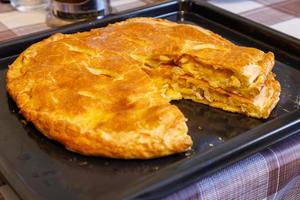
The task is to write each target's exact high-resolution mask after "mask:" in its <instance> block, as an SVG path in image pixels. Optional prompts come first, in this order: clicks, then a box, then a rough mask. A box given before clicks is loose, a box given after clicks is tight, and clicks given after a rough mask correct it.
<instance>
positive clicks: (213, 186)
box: [0, 0, 300, 200]
mask: <svg viewBox="0 0 300 200" xmlns="http://www.w3.org/2000/svg"><path fill="white" fill-rule="evenodd" d="M159 1H161V0H112V7H113V10H114V12H118V11H123V10H126V9H130V8H135V7H139V6H144V5H148V4H151V3H154V2H159ZM209 2H210V3H212V4H213V5H216V6H218V7H221V8H223V9H225V10H228V11H230V12H233V13H236V14H238V15H241V16H244V17H246V18H249V19H251V20H254V21H256V22H259V23H261V24H264V25H266V26H269V27H271V28H273V29H275V30H278V31H281V32H284V33H286V34H289V35H291V36H292V37H295V38H300V0H240V1H237V0H211V1H209ZM46 15H47V12H46V11H36V12H30V13H20V12H17V11H16V10H14V9H13V8H12V7H11V6H10V5H7V4H2V3H0V41H4V40H8V39H13V38H15V37H18V36H23V35H27V34H29V33H33V32H37V31H41V30H46V29H49V28H50V27H48V26H47V24H46V22H45V18H46V17H45V16H46ZM18 199H19V198H18V197H17V196H16V194H15V193H14V192H13V190H12V189H11V188H10V187H9V186H8V185H7V184H5V182H4V181H3V180H2V179H1V177H0V200H18ZM166 199H167V200H173V199H174V200H176V199H180V200H181V199H207V200H229V199H230V200H239V199H241V200H244V199H245V200H255V199H274V200H282V199H285V200H300V133H299V134H297V135H294V136H292V137H290V138H288V139H286V140H284V141H282V142H280V143H277V144H275V145H272V146H270V147H268V148H267V149H264V150H263V151H260V152H258V153H256V154H254V155H252V156H250V157H248V158H246V159H243V160H241V161H238V162H236V163H235V164H233V165H230V166H229V167H226V168H224V169H222V170H219V171H217V172H216V173H214V174H213V175H211V176H209V177H206V178H203V179H201V180H198V181H197V182H195V183H194V184H192V185H190V186H188V187H186V188H184V189H182V190H180V191H178V192H176V193H174V194H172V195H170V196H169V197H167V198H166Z"/></svg>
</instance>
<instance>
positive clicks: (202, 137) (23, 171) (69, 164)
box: [0, 2, 300, 200]
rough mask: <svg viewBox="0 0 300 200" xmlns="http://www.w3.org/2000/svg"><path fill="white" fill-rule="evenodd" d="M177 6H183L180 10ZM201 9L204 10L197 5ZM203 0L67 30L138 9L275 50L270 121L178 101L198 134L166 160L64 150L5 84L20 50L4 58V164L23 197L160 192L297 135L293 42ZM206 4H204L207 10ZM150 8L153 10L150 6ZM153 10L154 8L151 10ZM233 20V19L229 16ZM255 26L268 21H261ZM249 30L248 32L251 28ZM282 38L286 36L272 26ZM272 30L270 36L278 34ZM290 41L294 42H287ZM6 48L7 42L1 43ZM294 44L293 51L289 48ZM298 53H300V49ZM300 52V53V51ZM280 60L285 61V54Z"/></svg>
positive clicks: (299, 92) (298, 94)
mask: <svg viewBox="0 0 300 200" xmlns="http://www.w3.org/2000/svg"><path fill="white" fill-rule="evenodd" d="M179 8H181V9H185V12H178V11H179V10H178V9H179ZM197 8H201V10H199V9H197ZM209 8H210V6H209V5H207V4H205V3H201V4H199V5H198V4H188V5H185V6H184V7H182V6H180V5H179V4H178V3H177V2H171V3H166V4H161V5H158V6H156V7H151V8H145V9H144V12H142V11H141V10H139V11H138V12H136V11H135V12H130V13H123V14H122V15H120V16H113V17H112V18H108V19H105V20H104V21H103V20H102V21H97V22H92V23H87V24H82V25H74V26H70V27H68V28H66V29H65V28H63V29H60V31H61V32H77V31H78V30H87V29H89V28H92V27H98V26H103V25H106V24H107V23H109V22H110V21H118V20H122V19H124V18H126V17H133V16H149V15H150V16H163V17H165V18H168V19H170V20H173V21H178V22H182V23H193V24H196V25H200V26H203V27H206V28H209V29H210V30H212V31H215V32H217V33H219V34H220V35H222V36H224V37H226V38H228V39H230V40H231V41H233V42H235V43H238V44H241V45H248V46H254V47H258V48H261V49H264V50H272V51H275V52H276V58H277V61H276V66H275V68H274V71H275V73H276V74H277V79H278V80H279V81H280V83H281V85H282V94H281V100H280V102H279V104H278V106H277V107H276V108H275V109H274V111H273V112H272V115H271V117H270V118H269V119H268V120H259V119H254V118H249V117H245V116H243V115H240V114H234V113H229V112H225V111H221V110H219V109H214V108H210V107H208V106H205V105H202V104H198V103H194V102H191V101H188V100H182V101H174V102H173V103H174V104H175V105H177V106H178V107H179V108H180V110H181V111H182V112H183V113H184V114H185V116H186V117H187V118H188V119H189V121H188V127H189V134H190V135H191V136H192V138H193V141H194V146H193V150H192V151H191V152H188V153H183V154H179V155H174V156H169V157H165V158H160V159H154V160H147V161H140V160H131V161H126V160H116V159H107V158H99V157H98V158H97V157H85V156H80V155H77V154H74V153H71V152H69V151H67V150H65V149H64V148H63V147H62V146H61V145H60V144H58V143H56V142H53V141H50V140H48V139H46V138H45V137H43V136H42V135H41V134H40V133H39V132H38V131H37V130H36V129H35V128H34V127H33V125H32V124H30V123H25V121H24V119H23V117H22V116H21V115H20V114H18V109H17V107H16V105H15V103H14V102H13V101H12V99H11V98H10V97H9V96H8V94H7V93H6V91H5V80H4V77H5V72H6V70H7V66H8V65H9V64H10V63H12V62H13V60H14V59H15V56H11V57H7V58H4V59H2V60H0V81H1V82H0V106H1V110H0V171H1V172H2V173H3V174H4V176H5V177H6V179H7V181H8V182H9V184H10V185H11V186H12V187H13V188H14V189H15V190H16V192H17V193H18V194H19V195H20V197H21V198H23V199H30V200H32V199H74V200H76V199H131V198H139V199H141V198H143V199H157V198H162V197H164V196H166V195H168V194H170V193H171V192H174V191H176V190H178V189H180V188H182V187H183V186H186V185H187V184H190V183H192V182H194V181H196V180H197V179H199V178H201V177H203V176H205V175H208V174H210V173H213V172H214V171H215V170H217V169H220V168H221V167H224V166H227V165H228V164H230V163H232V162H234V161H236V160H238V159H241V158H243V157H245V156H247V155H249V154H251V153H253V152H256V151H258V150H259V149H262V148H264V147H266V146H268V145H270V144H272V143H275V142H277V141H279V140H282V139H284V138H286V137H288V136H290V135H292V134H296V133H297V131H299V128H300V125H299V124H300V119H299V118H300V110H299V106H300V105H299V104H300V103H299V101H300V78H299V77H300V70H299V64H300V63H299V60H298V59H299V58H298V57H297V56H295V55H297V54H295V52H296V51H295V49H293V48H292V47H291V48H287V49H286V50H285V49H280V48H279V47H278V46H272V43H265V42H266V41H265V40H263V41H261V40H259V37H258V38H256V37H255V34H254V35H253V34H252V33H249V34H247V32H243V31H237V29H232V28H231V27H230V26H227V25H225V26H224V24H223V25H222V24H219V23H217V22H218V20H217V19H215V18H214V17H213V16H214V15H216V16H218V15H217V14H220V13H223V14H222V15H223V16H224V17H228V16H230V14H229V15H228V13H226V12H224V11H222V10H219V9H216V10H215V8H214V7H212V9H209ZM205 9H206V10H205ZM150 11H151V12H150ZM151 13H153V14H152V15H151ZM228 20H230V18H229V19H228ZM231 20H232V22H234V21H236V22H240V23H243V24H244V25H243V26H248V27H249V29H250V28H251V27H252V25H251V23H247V20H246V21H245V20H243V19H240V18H236V17H235V16H233V18H232V19H231ZM255 27H256V29H257V31H258V32H259V31H262V30H263V29H264V27H260V26H258V25H255ZM50 33H52V32H44V33H43V35H42V36H41V35H40V36H39V35H33V36H31V37H29V38H23V39H21V40H19V42H16V41H15V42H14V43H10V45H9V46H7V43H6V44H2V46H1V44H0V52H3V51H2V50H3V48H4V47H6V48H7V47H9V48H10V49H11V50H15V51H11V52H10V53H9V52H8V53H7V55H13V54H17V53H19V52H20V50H22V49H24V48H26V46H28V45H29V44H30V43H32V42H35V41H37V40H39V39H41V38H43V37H45V36H47V35H48V34H50ZM245 34H246V35H245ZM271 34H272V35H270V37H271V36H272V37H277V39H278V40H281V41H290V42H291V41H292V40H293V39H292V40H289V39H290V38H288V36H284V35H280V34H277V33H273V32H271ZM272 37H271V38H272ZM287 45H288V44H287ZM1 48H2V49H1ZM289 50H291V53H289ZM296 53H297V52H296ZM298 55H299V52H298ZM279 60H280V61H279Z"/></svg>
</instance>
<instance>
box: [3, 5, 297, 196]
mask: <svg viewBox="0 0 300 200" xmlns="http://www.w3.org/2000/svg"><path fill="white" fill-rule="evenodd" d="M179 4H180V3H178V2H174V1H171V2H170V1H169V2H164V3H161V4H158V5H154V6H149V7H146V8H144V9H143V10H138V11H135V10H134V11H130V12H124V13H122V14H121V15H120V16H119V15H116V16H111V17H108V18H104V19H101V20H97V22H100V23H94V25H97V24H100V25H101V24H105V23H106V22H109V21H110V20H119V19H124V18H127V17H132V16H136V15H139V14H143V11H145V12H147V11H149V10H150V11H151V10H153V9H160V8H165V7H168V6H171V7H172V6H173V8H175V7H178V8H182V7H181V5H179ZM174 6H175V7H174ZM178 11H180V10H177V11H174V12H178ZM136 12H138V13H136ZM180 14H183V13H180ZM82 25H84V26H92V25H93V22H87V23H84V24H76V25H71V26H69V27H64V28H62V29H61V30H63V31H71V30H72V29H73V28H74V27H75V28H76V27H77V28H81V27H82ZM46 32H47V33H48V34H49V32H48V31H46ZM284 35H285V34H284ZM31 37H32V36H28V37H25V38H26V39H28V38H31ZM22 39H23V38H21V40H22ZM1 45H2V44H0V50H1V47H2V46H1ZM10 56H13V55H10ZM5 59H6V58H3V59H0V61H2V60H5ZM298 116H300V110H299V109H298V110H295V111H294V112H291V113H287V114H285V115H282V116H280V117H279V118H277V119H274V120H275V122H276V121H279V122H280V121H281V122H285V123H286V124H285V126H279V127H278V126H275V127H274V126H273V125H270V124H271V122H272V123H274V120H271V121H269V122H266V123H267V124H269V126H268V127H269V129H270V130H269V132H268V134H265V132H266V131H265V129H266V125H265V124H262V125H260V126H257V127H255V128H254V129H251V130H249V131H247V132H249V134H247V135H253V134H257V133H259V132H260V131H262V132H263V136H262V137H260V138H256V140H255V141H256V142H257V140H258V139H266V138H269V135H272V136H274V140H272V142H266V143H265V141H264V140H261V142H262V144H261V145H260V147H257V146H256V147H254V146H253V144H254V143H256V142H255V141H252V142H251V145H245V144H244V145H243V146H241V147H239V148H237V149H235V151H230V152H227V153H226V157H223V158H222V159H225V158H228V157H231V158H233V159H232V160H231V162H226V163H224V162H222V159H221V158H219V157H214V161H213V162H212V161H206V166H205V165H204V164H202V165H201V166H200V167H199V165H195V164H199V162H202V159H203V158H200V157H203V155H201V156H200V155H198V156H195V157H194V158H193V159H191V160H189V161H193V162H184V163H183V164H181V165H180V166H181V167H182V168H188V169H189V170H188V171H187V172H186V173H185V174H178V173H177V172H176V173H174V171H172V169H170V168H172V167H173V166H168V167H166V168H164V169H162V170H161V171H159V172H158V173H160V174H158V173H156V177H157V176H160V175H163V176H166V173H165V172H168V174H170V173H173V174H175V175H176V176H172V177H171V179H170V177H169V179H165V180H164V181H161V182H160V184H156V185H154V187H152V188H151V187H148V189H147V190H144V191H140V192H134V191H129V192H131V193H135V194H134V195H131V194H128V195H127V199H136V198H138V199H139V198H143V199H153V198H161V197H162V196H165V195H167V193H166V191H165V193H163V192H162V191H160V193H159V195H160V196H154V195H153V193H155V192H154V191H158V189H159V188H164V187H166V186H169V185H170V184H171V183H175V182H179V180H182V181H181V182H180V184H175V185H173V187H171V188H172V190H168V193H169V194H170V193H171V192H174V191H176V190H177V189H179V188H182V187H183V186H186V185H188V184H190V183H192V182H194V181H196V180H195V179H199V178H201V177H203V176H206V175H208V174H209V173H207V172H201V169H202V171H203V169H205V168H207V167H208V166H210V165H212V164H214V163H217V162H220V163H219V165H218V167H217V168H216V167H215V169H211V171H210V172H211V173H213V172H214V171H216V170H218V169H220V168H223V167H225V166H227V165H229V164H231V163H232V162H235V161H236V160H240V159H242V158H244V157H246V156H248V155H250V154H252V153H254V152H256V151H258V150H260V149H262V148H265V147H266V146H269V145H271V144H273V143H276V142H278V141H280V140H283V139H284V138H286V137H288V136H291V135H293V134H296V133H298V132H299V129H300V119H299V117H298ZM297 117H298V118H297ZM276 125H280V123H276ZM286 131H289V132H286ZM243 135H244V136H245V134H243ZM266 135H268V137H266ZM238 139H239V138H238V137H236V138H233V139H232V140H230V141H228V142H231V145H233V144H232V143H234V141H235V140H238ZM223 148H224V145H220V146H217V147H215V148H214V151H209V152H207V153H206V157H207V158H211V156H212V155H213V152H215V151H216V150H218V151H223ZM251 148H252V149H251ZM242 150H245V151H246V152H245V153H244V154H243V155H239V156H237V157H236V158H234V157H233V155H234V154H236V153H237V152H240V151H242ZM0 154H1V152H0ZM5 159H6V158H3V157H2V156H1V157H0V168H1V171H2V172H3V171H7V170H8V169H9V168H8V167H6V169H4V170H3V169H2V168H5V165H6V164H3V162H5V161H4V160H5ZM200 164H201V163H200ZM177 167H178V166H177ZM170 170H171V171H170ZM196 173H200V175H199V174H198V175H199V176H198V175H197V177H196V178H194V179H191V178H189V179H188V180H187V178H186V177H189V176H192V175H195V174H196ZM4 176H5V177H6V178H7V179H10V180H9V183H10V184H11V185H15V186H16V185H18V186H17V187H18V188H20V187H21V188H22V187H23V189H22V190H23V192H22V193H23V194H20V190H18V191H17V193H18V194H19V195H21V196H22V197H25V198H27V199H38V197H33V196H34V194H32V192H31V193H30V192H29V191H28V190H27V191H26V188H25V187H24V186H25V185H23V186H22V181H20V180H16V179H15V180H14V181H12V179H14V178H12V177H11V175H10V173H9V172H8V171H7V172H6V174H4ZM150 178H151V177H150ZM151 181H153V176H152V180H150V182H151ZM154 181H156V180H155V178H154ZM12 182H14V183H13V184H12ZM183 183H184V184H183ZM13 188H14V189H15V187H13ZM33 193H34V192H33ZM32 195H33V196H32Z"/></svg>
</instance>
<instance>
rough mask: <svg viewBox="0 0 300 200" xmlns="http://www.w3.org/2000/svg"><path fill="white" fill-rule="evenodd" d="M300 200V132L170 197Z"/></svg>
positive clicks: (222, 199)
mask: <svg viewBox="0 0 300 200" xmlns="http://www.w3.org/2000/svg"><path fill="white" fill-rule="evenodd" d="M177 199H178V200H179V199H203V200H229V199H247V200H254V199H274V200H282V199H285V200H299V199H300V134H297V135H295V136H293V137H290V138H288V139H286V140H284V141H282V142H280V143H277V144H275V145H272V146H270V147H268V148H266V149H265V150H263V151H261V152H259V153H256V154H254V155H252V156H250V157H248V158H246V159H244V160H241V161H238V162H236V163H235V164H233V165H231V166H229V167H226V168H224V169H222V170H219V171H217V172H216V173H214V174H213V175H212V176H209V177H206V178H203V179H201V180H200V181H198V182H196V183H194V184H192V185H191V186H189V187H186V188H184V189H182V190H180V191H178V192H176V193H174V194H172V195H171V196H169V197H167V198H166V200H177Z"/></svg>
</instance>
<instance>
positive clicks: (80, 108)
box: [6, 18, 280, 159]
mask: <svg viewBox="0 0 300 200" xmlns="http://www.w3.org/2000/svg"><path fill="white" fill-rule="evenodd" d="M184 57H188V59H187V60H188V61H187V62H191V61H193V62H194V63H193V64H195V66H196V68H195V66H194V68H192V71H189V69H190V68H189V66H188V65H187V66H184V64H185V63H184V62H182V59H183V58H184ZM199 63H200V64H199ZM273 64H274V56H273V54H272V53H267V54H265V53H264V52H262V51H260V50H257V49H253V48H247V47H238V46H236V45H234V44H232V43H231V42H229V41H227V40H225V39H224V38H222V37H220V36H218V35H217V34H214V33H212V32H211V31H208V30H206V29H203V28H200V27H196V26H192V25H182V24H177V23H174V22H169V21H167V20H161V19H152V18H134V19H129V20H126V21H124V22H120V23H116V24H112V25H109V26H108V27H105V28H100V29H95V30H91V31H90V32H83V33H76V34H71V35H64V34H55V35H53V36H51V37H50V38H48V39H45V40H43V41H41V42H39V43H36V44H34V45H32V46H31V47H29V48H28V49H27V50H25V51H24V52H23V53H22V54H21V55H20V56H19V57H18V58H17V60H16V61H15V62H14V63H13V64H12V65H11V66H10V68H9V70H8V72H7V77H6V78H7V80H6V81H7V85H6V87H7V91H8V92H9V94H10V95H11V96H12V97H13V99H14V100H15V101H16V103H17V105H18V107H19V108H20V110H21V113H22V114H23V115H24V116H25V117H26V119H27V120H29V121H32V122H33V123H34V125H35V126H36V127H37V128H38V129H39V130H40V131H41V132H42V133H43V134H44V135H46V136H47V137H49V138H51V139H54V140H57V141H59V142H61V143H62V144H64V145H65V146H66V148H68V149H70V150H72V151H76V152H79V153H81V154H85V155H96V156H107V157H113V158H125V159H134V158H137V159H148V158H155V157H160V156H166V155H170V154H173V153H179V152H183V151H186V150H187V149H189V148H190V147H191V145H192V141H191V138H190V137H189V136H188V135H187V126H186V124H185V118H184V116H183V114H182V113H181V112H180V111H179V110H178V108H176V107H175V106H172V105H170V104H169V101H170V100H173V99H181V98H190V99H193V100H194V101H198V102H202V103H206V104H209V105H211V106H213V107H218V108H222V109H224V110H228V111H232V112H241V113H245V114H247V115H250V116H254V117H262V118H266V117H268V116H269V114H270V112H271V110H272V108H273V107H274V106H275V105H276V103H277V101H278V98H279V93H280V85H279V84H278V82H277V81H275V80H274V78H273V75H270V71H271V70H272V67H273ZM200 65H201V66H200ZM202 65H203V66H202ZM185 67H186V69H185ZM201 67H202V68H201ZM205 67H206V68H205ZM204 69H207V70H206V71H205V72H206V73H212V72H214V73H218V74H219V75H218V76H215V77H217V78H219V80H221V81H224V80H225V82H226V81H227V79H226V78H228V74H229V75H230V76H229V79H230V80H233V81H231V82H230V81H228V84H227V85H226V84H223V83H224V82H222V84H220V83H221V82H220V83H218V82H216V78H214V77H213V76H211V78H210V79H208V80H205V79H204V78H203V77H204V75H205V74H204V75H203V77H202V75H201V74H199V73H200V71H203V70H204ZM184 70H186V71H184ZM193 70H194V71H196V72H194V71H193ZM182 72H183V73H182ZM174 77H177V78H175V79H174ZM187 77H189V78H187ZM267 77H269V78H267ZM236 79H237V80H236ZM190 80H192V82H193V83H191V84H192V85H194V87H195V88H197V89H199V88H201V87H203V88H207V91H209V90H210V91H211V93H210V94H212V95H214V96H218V95H219V96H221V95H227V96H228V95H229V96H231V97H232V98H233V99H235V100H234V101H231V100H228V99H230V98H228V99H227V100H226V98H221V99H223V100H224V101H223V100H220V99H219V100H215V101H204V100H203V99H201V100H199V98H198V97H199V96H198V97H197V96H196V97H197V98H196V97H195V95H194V96H189V95H188V94H187V93H186V92H184V90H186V89H190V88H189V87H187V86H186V85H184V84H183V85H181V83H180V82H182V81H183V82H184V83H187V82H188V81H190ZM237 82H240V84H237V85H236V83H237ZM174 84H177V85H179V86H180V87H177V88H176V89H174V87H173V85H174ZM218 84H219V85H218ZM230 84H231V85H230ZM232 84H233V85H234V86H233V85H232ZM221 85H225V86H224V87H221ZM264 88H266V89H264ZM264 90H266V93H267V94H268V95H264V94H262V92H261V91H264ZM259 95H260V96H264V97H263V98H264V101H265V103H263V104H260V103H258V102H259V100H255V99H256V98H259ZM246 96H247V97H246ZM207 99H208V95H207ZM241 99H243V101H242V102H244V103H245V105H246V106H244V107H243V106H240V105H238V102H240V100H241ZM266 99H267V100H266Z"/></svg>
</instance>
